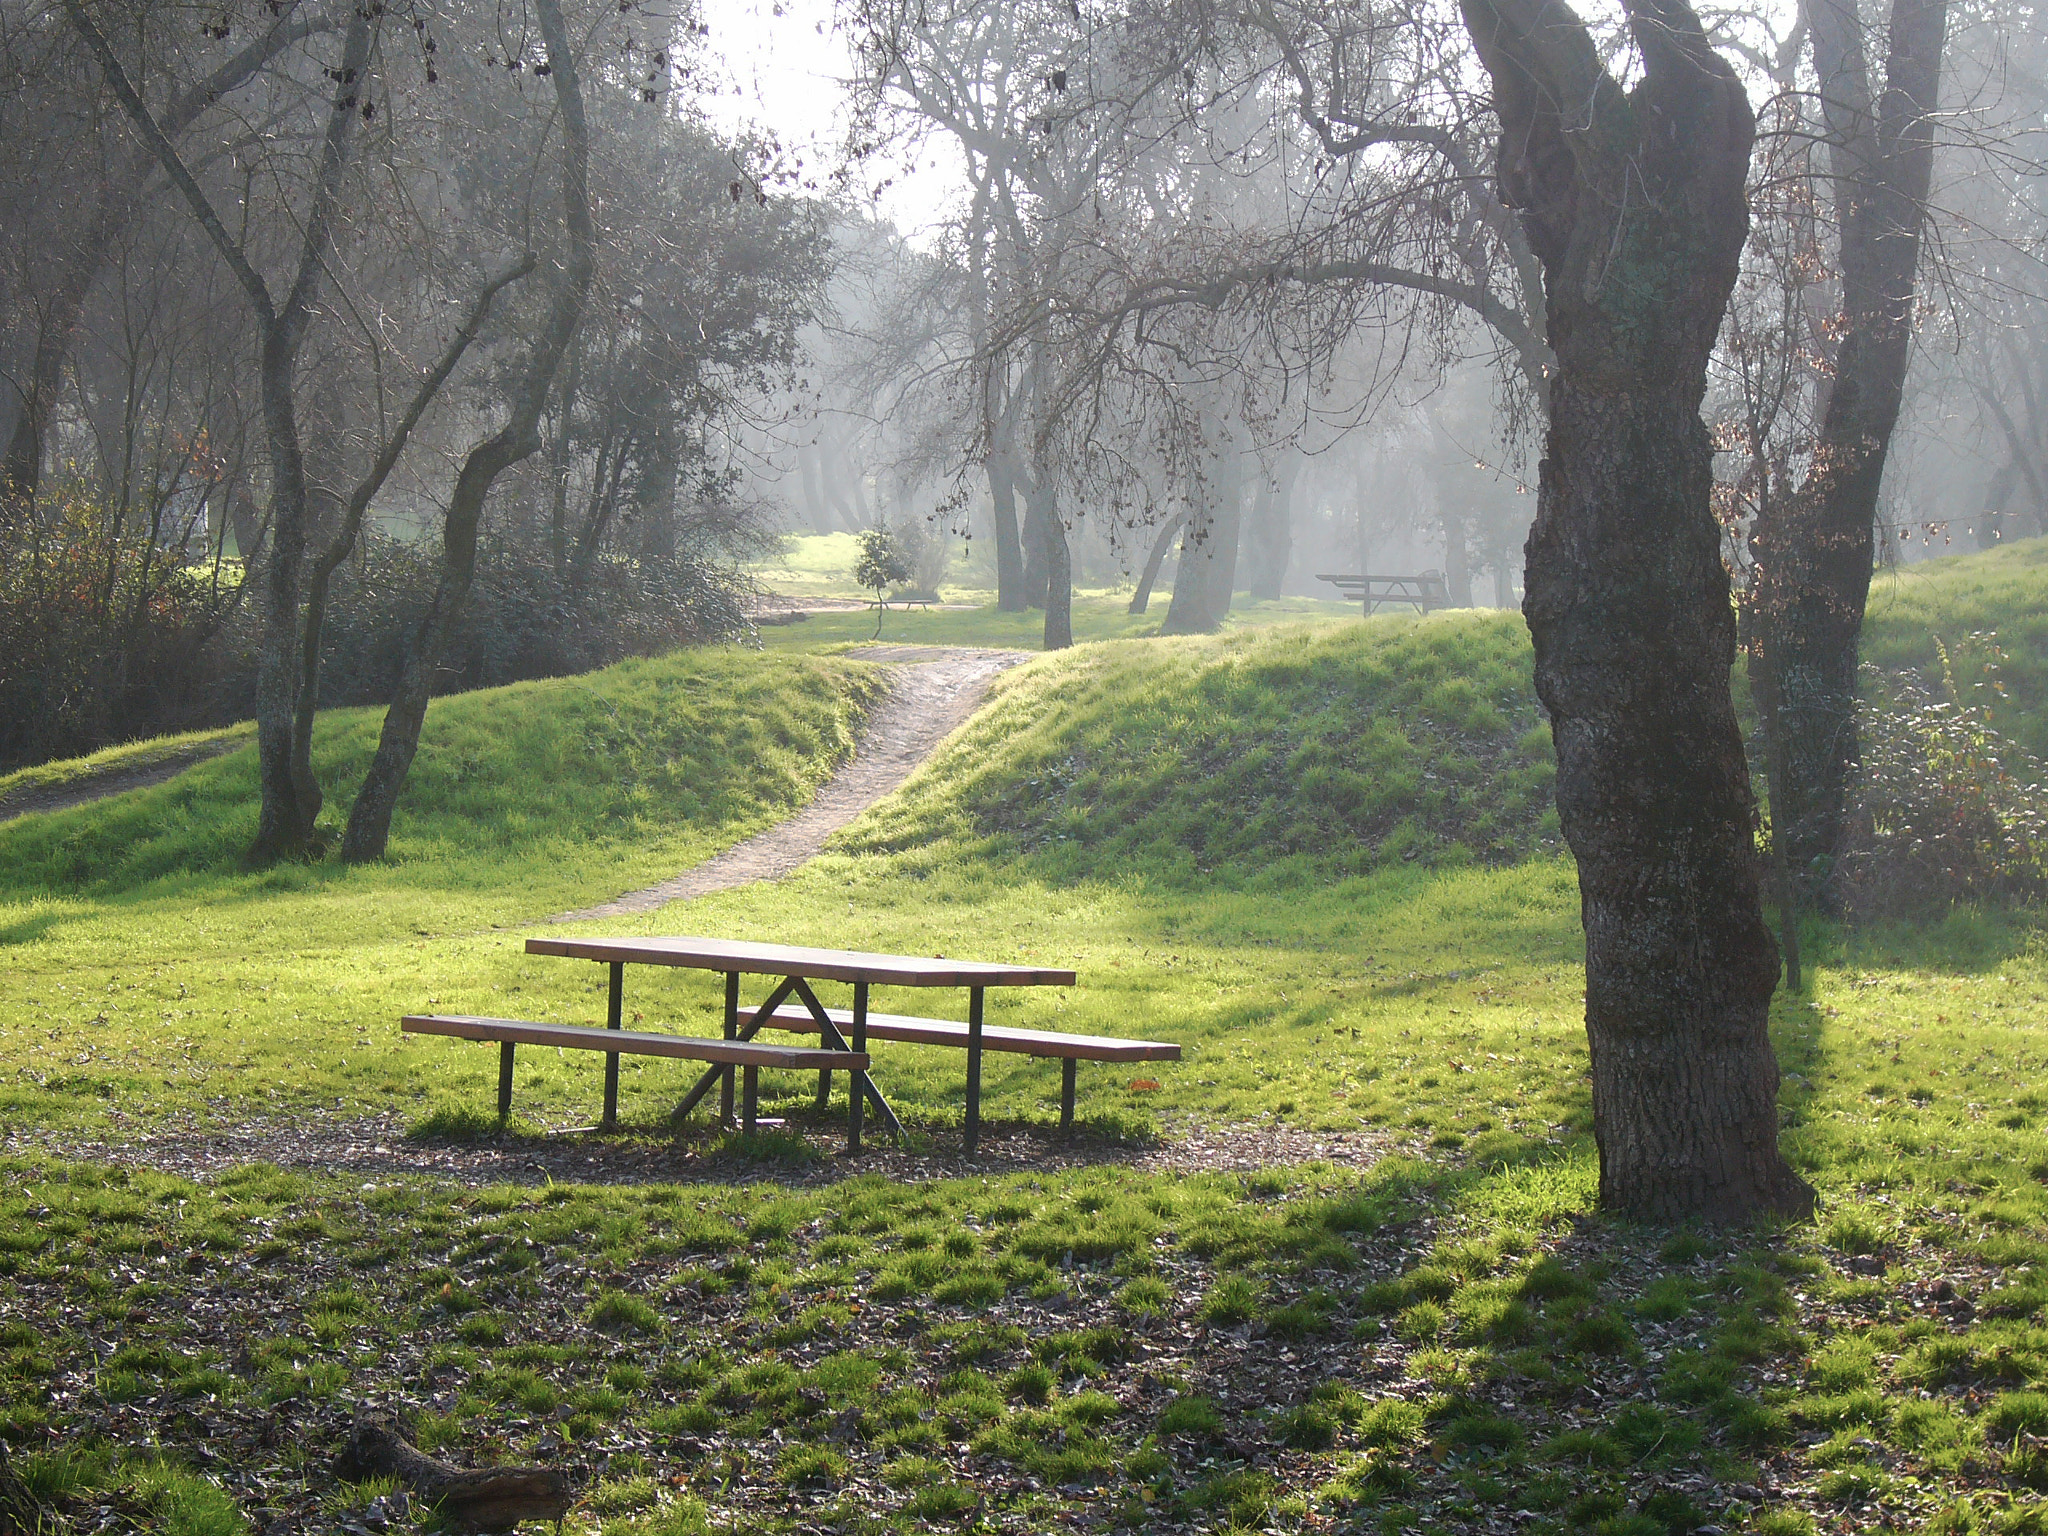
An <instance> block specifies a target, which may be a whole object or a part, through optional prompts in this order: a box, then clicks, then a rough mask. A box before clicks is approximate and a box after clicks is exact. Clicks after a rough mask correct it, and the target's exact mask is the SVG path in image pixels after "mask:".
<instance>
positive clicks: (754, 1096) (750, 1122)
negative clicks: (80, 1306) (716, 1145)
mask: <svg viewBox="0 0 2048 1536" xmlns="http://www.w3.org/2000/svg"><path fill="white" fill-rule="evenodd" d="M740 1076H741V1077H742V1078H743V1079H744V1082H743V1083H742V1086H741V1091H740V1117H741V1118H740V1129H741V1130H743V1131H745V1132H746V1133H747V1135H749V1136H751V1135H753V1134H754V1127H755V1124H756V1122H757V1121H758V1119H759V1116H760V1108H761V1069H760V1068H759V1067H756V1066H752V1065H749V1066H748V1067H747V1068H746V1069H745V1070H744V1071H742V1072H741V1074H740Z"/></svg>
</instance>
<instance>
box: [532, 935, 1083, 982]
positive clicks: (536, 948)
mask: <svg viewBox="0 0 2048 1536" xmlns="http://www.w3.org/2000/svg"><path fill="white" fill-rule="evenodd" d="M526 952H527V953H528V954H530V955H564V956H567V957H568V958H570V959H574V960H612V961H625V962H631V963H634V964H639V965H679V966H687V967H690V968H691V969H694V970H702V971H743V972H746V973H749V974H752V975H763V976H802V977H805V978H807V979H812V980H820V981H865V982H870V983H873V984H875V985H878V986H890V987H1071V986H1072V985H1073V984H1074V973H1073V972H1072V971H1069V970H1061V969H1058V968H1055V967H1052V966H1042V965H1001V964H996V963H993V962H990V961H985V960H948V959H946V958H945V957H943V956H937V957H932V958H925V957H921V956H917V955H875V954H868V953H865V952H863V951H860V950H848V949H812V948H809V947H807V946H804V945H800V944H759V943H755V942H753V941H751V940H748V939H709V938H690V937H682V938H648V939H633V938H615V939H556V938H537V939H528V940H527V941H526Z"/></svg>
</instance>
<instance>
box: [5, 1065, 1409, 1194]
mask: <svg viewBox="0 0 2048 1536" xmlns="http://www.w3.org/2000/svg"><path fill="white" fill-rule="evenodd" d="M677 1087H678V1088H679V1089H680V1087H681V1079H678V1081H677ZM705 1126H706V1122H705V1121H704V1119H703V1117H702V1116H700V1117H699V1118H698V1120H697V1121H696V1123H695V1125H694V1126H692V1127H690V1128H688V1129H686V1130H685V1131H684V1132H683V1133H682V1134H681V1135H679V1136H676V1137H674V1138H670V1137H667V1136H649V1135H644V1134H642V1135H603V1134H596V1133H593V1132H591V1131H590V1130H589V1128H588V1127H583V1128H579V1129H565V1130H561V1131H554V1132H542V1133H539V1134H531V1133H526V1134H521V1133H517V1132H509V1131H508V1132H500V1133H499V1134H496V1135H489V1134H485V1135H479V1136H476V1137H472V1138H465V1139H459V1140H441V1139H438V1138H434V1137H421V1138H413V1137H410V1136H408V1134H407V1130H406V1123H405V1117H404V1116H403V1115H402V1114H395V1113H387V1114H383V1115H377V1116H371V1117H367V1118H358V1117H347V1118H344V1117H341V1116H336V1117H334V1118H332V1119H328V1118H322V1117H320V1116H318V1115H308V1116H304V1117H301V1118H295V1119H291V1120H273V1119H253V1120H247V1121H240V1122H234V1121H228V1122H223V1123H219V1124H215V1125H210V1126H208V1125H202V1124H199V1123H196V1122H194V1121H192V1120H191V1119H189V1118H186V1117H180V1119H175V1120H171V1121H166V1122H161V1123H157V1124H152V1125H149V1126H141V1125H136V1124H132V1123H126V1122H124V1123H121V1124H117V1125H112V1126H109V1127H107V1128H105V1129H104V1130H101V1131H97V1132H92V1131H62V1130H45V1129H42V1128H39V1127H27V1128H20V1129H13V1130H7V1131H4V1132H0V1155H4V1156H7V1157H52V1158H59V1159H62V1160H65V1161H70V1162H92V1163H100V1164H118V1165H122V1166H127V1167H136V1168H154V1169H156V1170H158V1171H159V1172H163V1173H172V1174H177V1175H179V1176H181V1177H184V1178H191V1179H209V1178H216V1177H218V1176H219V1175H221V1174H224V1173H228V1172H231V1171H233V1170H234V1169H237V1168H242V1167H246V1166H247V1165H248V1164H250V1163H252V1162H263V1163H269V1164H271V1165H272V1166H274V1167H279V1168H304V1169H311V1170H318V1171H321V1172H327V1173H345V1174H350V1175H362V1176H367V1177H380V1178H391V1177H397V1176H402V1175H412V1176H417V1177H421V1178H428V1179H438V1180H445V1181H448V1182H450V1183H454V1184H460V1185H464V1186H468V1187H471V1188H476V1187H481V1186H483V1185H486V1184H541V1183H545V1182H547V1181H548V1180H550V1179H552V1180H555V1181H557V1182H576V1183H584V1184H670V1183H688V1184H694V1183H706V1184H757V1183H779V1184H790V1185H798V1186H802V1185H821V1184H835V1183H837V1182H839V1181H840V1180H841V1179H848V1178H855V1177H858V1176H860V1175H862V1174H872V1173H879V1174H882V1175H884V1176H885V1177H887V1178H889V1179H891V1180H895V1181H899V1182H913V1181H916V1180H920V1179H946V1178H960V1177H964V1176H970V1175H975V1174H991V1173H1016V1172H1029V1173H1047V1172H1051V1171H1054V1170H1057V1169H1062V1168H1081V1167H1100V1166H1103V1165H1105V1164H1116V1165H1120V1166H1123V1167H1127V1168H1131V1169H1134V1170H1137V1171H1138V1172H1141V1173H1178V1174H1192V1173H1249V1172H1253V1171H1255V1170H1257V1169H1261V1168H1270V1167H1275V1166H1284V1165H1286V1164H1290V1163H1305V1162H1313V1161H1319V1160H1320V1161H1327V1162H1332V1163H1337V1164H1340V1165H1342V1166H1345V1167H1356V1168H1366V1167H1370V1166H1371V1165H1372V1164H1373V1163H1375V1162H1377V1161H1379V1159H1381V1158H1382V1157H1384V1156H1386V1154H1387V1153H1388V1152H1389V1151H1391V1150H1402V1151H1406V1152H1408V1153H1410V1154H1411V1155H1415V1156H1422V1155H1424V1153H1425V1149H1424V1147H1423V1146H1422V1143H1421V1141H1420V1139H1417V1138H1413V1137H1410V1138H1408V1139H1407V1140H1405V1141H1402V1140H1397V1139H1396V1138H1395V1137H1394V1136H1390V1135H1388V1134H1387V1133H1385V1132H1382V1131H1377V1130H1374V1129H1372V1128H1370V1127H1366V1128H1361V1129H1359V1130H1355V1131H1307V1130H1302V1129H1300V1128H1297V1127H1294V1126H1287V1125H1271V1124H1265V1125H1206V1124H1202V1123H1199V1122H1193V1121H1190V1122H1184V1123H1180V1124H1176V1125H1172V1126H1168V1127H1163V1128H1162V1134H1161V1135H1160V1137H1159V1139H1158V1140H1157V1141H1152V1142H1127V1141H1120V1140H1114V1139H1111V1138H1109V1137H1105V1136H1102V1135H1100V1134H1097V1133H1095V1132H1093V1131H1091V1130H1088V1129H1086V1128H1085V1127H1084V1128H1083V1129H1082V1131H1081V1132H1080V1134H1079V1135H1077V1136H1076V1137H1075V1138H1074V1139H1073V1140H1072V1141H1068V1140H1066V1139H1065V1138H1063V1137H1062V1136H1060V1135H1059V1133H1058V1132H1057V1131H1055V1130H1053V1129H1052V1128H1051V1127H1049V1126H1025V1125H1016V1124H1008V1123H1004V1122H1001V1121H996V1122H993V1123H992V1122H989V1121H983V1122H982V1129H981V1142H980V1145H979V1146H978V1147H977V1148H976V1150H975V1155H974V1156H973V1157H971V1158H970V1157H967V1156H964V1155H963V1154H962V1151H961V1146H960V1132H959V1130H958V1129H957V1128H954V1127H945V1128H939V1129H925V1130H921V1131H920V1133H919V1134H918V1136H917V1137H916V1139H915V1140H914V1142H913V1144H912V1146H911V1147H909V1148H902V1147H896V1146H892V1145H890V1143H889V1142H888V1140H887V1139H886V1137H882V1136H875V1137H872V1138H871V1139H870V1140H869V1141H868V1142H867V1143H866V1145H865V1147H864V1148H863V1150H862V1151H861V1153H860V1155H859V1156H857V1157H849V1156H847V1155H846V1132H845V1128H844V1127H843V1126H842V1125H841V1124H840V1123H839V1121H838V1119H837V1117H836V1116H834V1117H833V1118H831V1119H828V1120H824V1121H818V1120H813V1119H810V1118H808V1117H807V1118H806V1119H805V1120H804V1121H803V1122H802V1123H801V1124H800V1125H793V1126H791V1127H789V1130H790V1131H791V1132H793V1134H794V1135H795V1136H799V1137H801V1138H802V1140H803V1141H804V1142H805V1143H807V1144H808V1145H809V1148H810V1151H809V1153H808V1154H807V1155H804V1156H801V1157H785V1158H780V1159H773V1160H763V1159H759V1158H750V1157H747V1156H745V1155H744V1154H743V1153H741V1152H739V1151H737V1150H735V1149H733V1148H731V1147H729V1146H726V1145H725V1144H724V1143H722V1142H721V1140H720V1139H719V1138H717V1137H716V1136H713V1135H710V1134H708V1133H707V1132H706V1130H705Z"/></svg>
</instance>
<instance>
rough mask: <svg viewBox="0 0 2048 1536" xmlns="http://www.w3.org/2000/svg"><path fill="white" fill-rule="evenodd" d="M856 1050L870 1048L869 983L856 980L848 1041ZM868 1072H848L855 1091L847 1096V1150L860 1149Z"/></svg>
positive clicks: (856, 1150) (848, 1077) (854, 1150)
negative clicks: (849, 1039)
mask: <svg viewBox="0 0 2048 1536" xmlns="http://www.w3.org/2000/svg"><path fill="white" fill-rule="evenodd" d="M848 1044H850V1045H851V1046H852V1047H853V1049H854V1050H856V1051H864V1050H866V1049H867V1048H868V984H867V983H866V982H864V981H856V982H855V983H854V984H853V1039H852V1040H851V1041H849V1042H848ZM867 1077H868V1075H867V1073H865V1072H848V1074H847V1079H848V1081H849V1082H850V1083H851V1084H852V1085H853V1092H851V1093H849V1094H848V1095H847V1096H846V1100H847V1104H846V1150H847V1151H848V1152H858V1151H859V1150H860V1119H861V1111H862V1109H864V1108H865V1107H866V1104H867V1094H866V1093H865V1092H864V1091H863V1090H864V1089H865V1088H866V1087H867Z"/></svg>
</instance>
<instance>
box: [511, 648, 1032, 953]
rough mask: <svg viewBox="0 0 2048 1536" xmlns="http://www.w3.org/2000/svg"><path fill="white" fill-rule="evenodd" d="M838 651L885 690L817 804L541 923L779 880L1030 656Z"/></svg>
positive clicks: (618, 913) (903, 775)
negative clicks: (886, 675)
mask: <svg viewBox="0 0 2048 1536" xmlns="http://www.w3.org/2000/svg"><path fill="white" fill-rule="evenodd" d="M847 654H849V655H851V656H853V657H855V658H857V659H859V660H861V661H878V662H882V663H885V664H887V665H888V666H889V668H890V671H891V677H890V683H889V692H888V696H887V697H886V698H884V699H883V700H882V701H881V702H880V703H879V704H877V705H876V706H875V707H874V709H873V710H871V711H870V712H869V714H868V719H867V724H866V726H865V727H864V728H863V729H862V731H861V735H860V743H859V745H858V746H856V747H855V749H854V755H853V760H852V761H851V762H849V763H848V764H846V766H845V767H843V768H841V769H840V770H839V771H838V772H837V773H835V774H834V775H833V776H832V778H831V780H830V781H829V782H828V783H827V784H826V785H825V787H824V788H823V789H821V790H819V791H818V798H817V799H815V800H813V801H812V802H811V803H810V804H809V805H808V806H806V807H805V808H804V809H803V810H801V811H799V812H797V814H796V815H794V816H792V817H790V818H789V820H787V821H783V822H778V823H776V825H774V826H772V827H770V828H769V829H768V830H767V831H765V832H760V833H756V834H755V835H754V836H753V837H750V838H748V839H747V840H746V841H745V842H744V843H740V844H738V845H737V846H736V847H732V848H728V849H727V850H726V851H725V852H724V853H721V854H719V855H718V856H717V857H716V858H713V859H709V860H707V861H706V862H704V863H702V864H699V865H698V866H697V867H696V868H695V869H687V870H684V871H683V872H682V873H681V874H679V875H677V876H676V877H675V878H674V879H672V880H664V881H662V882H661V884H659V885H651V886H649V887H648V888H647V889H646V890H644V891H630V892H628V893H627V894H626V895H624V896H621V897H619V898H618V899H617V900H616V901H608V902H605V903H604V904H603V905H601V906H595V907H585V908H583V909H582V910H580V911H576V912H561V913H557V914H556V915H555V916H554V917H552V918H550V919H548V921H550V922H555V923H577V922H587V921H589V920H591V919H594V918H600V917H624V916H626V915H628V914H630V913H634V912H651V911H653V910H654V909H655V908H656V907H659V906H663V905H665V904H667V903H668V902H671V901H687V900H689V899H690V898H691V897H693V896H706V895H709V894H710V893H711V892H713V891H729V890H732V889H733V888H734V887H736V886H741V885H751V884H753V883H754V882H755V881H756V880H774V879H778V878H780V877H781V876H783V875H786V874H788V873H789V872H790V871H791V870H793V869H796V868H797V867H798V866H800V865H802V864H803V863H804V862H805V861H807V860H808V859H810V858H811V857H812V856H814V855H815V854H816V853H817V852H818V850H819V849H821V848H823V847H824V846H825V839H826V838H828V837H830V836H831V835H832V834H833V833H834V832H837V831H838V830H839V829H840V828H841V827H843V826H845V825H846V824H847V823H848V822H850V821H852V820H853V819H854V817H856V816H858V815H859V814H860V813H861V812H862V811H864V810H866V809H867V808H868V807H869V806H871V805H873V804H874V803H875V802H876V801H877V800H879V799H881V798H882V797H883V796H884V795H886V794H888V793H889V792H890V791H891V790H893V789H895V788H896V787H897V786H898V785H900V784H901V783H902V782H903V781H904V780H905V779H907V778H909V777H910V775H911V771H912V770H913V769H915V768H916V767H917V765H918V764H919V763H921V762H923V761H924V760H925V759H926V758H927V757H929V756H931V754H932V751H933V749H934V748H936V747H937V746H938V744H939V743H940V742H941V741H943V740H945V739H946V737H947V736H948V735H950V734H951V733H952V732H953V730H954V729H955V728H956V727H958V726H959V725H961V724H962V723H964V722H965V721H966V719H967V717H968V716H969V715H971V714H973V713H974V711H975V709H976V707H977V706H978V705H979V704H980V703H981V701H982V698H983V696H984V695H986V694H987V692H988V685H989V684H990V683H991V682H993V681H994V680H995V679H996V676H997V675H998V674H999V673H1002V672H1005V671H1007V670H1009V669H1010V668H1011V667H1014V666H1016V665H1017V664H1018V663H1019V662H1022V661H1028V660H1030V659H1031V655H1030V652H1028V651H984V650H970V649H967V648H965V647H961V646H939V645H871V646H865V647H863V648H862V649H860V650H857V651H851V652H848V653H847Z"/></svg>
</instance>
